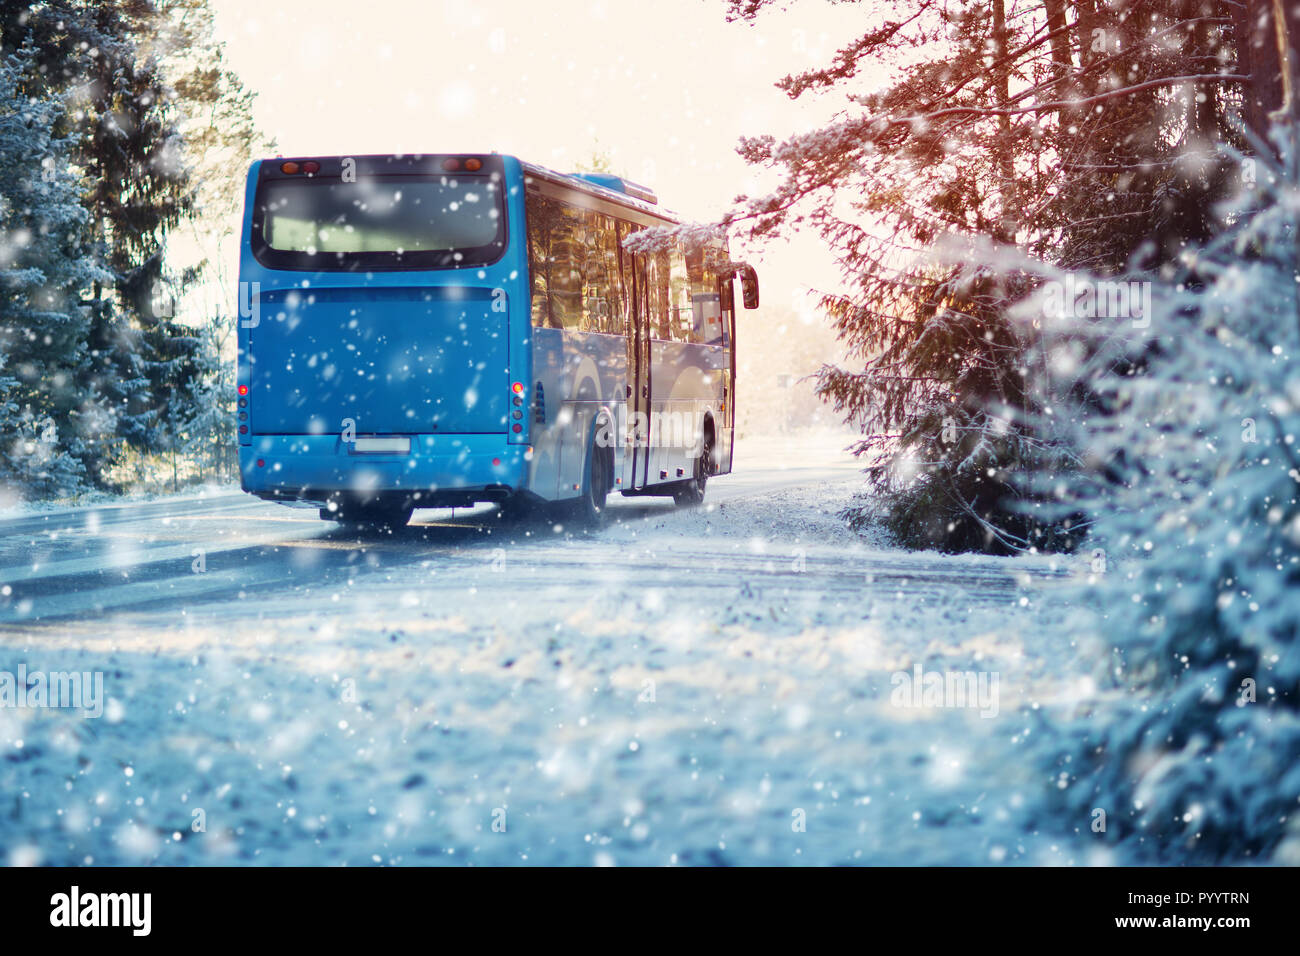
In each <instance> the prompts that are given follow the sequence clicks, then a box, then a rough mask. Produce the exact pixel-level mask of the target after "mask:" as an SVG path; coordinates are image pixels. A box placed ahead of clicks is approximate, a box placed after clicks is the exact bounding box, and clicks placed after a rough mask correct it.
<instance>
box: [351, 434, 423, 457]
mask: <svg viewBox="0 0 1300 956" xmlns="http://www.w3.org/2000/svg"><path fill="white" fill-rule="evenodd" d="M352 452H353V454H357V455H409V454H410V453H411V439H409V438H358V439H357V440H356V441H354V442H353V443H352Z"/></svg>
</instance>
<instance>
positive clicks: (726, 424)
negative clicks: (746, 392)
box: [714, 276, 736, 475]
mask: <svg viewBox="0 0 1300 956" xmlns="http://www.w3.org/2000/svg"><path fill="white" fill-rule="evenodd" d="M734 289H735V286H734V285H733V279H732V278H731V277H730V276H728V277H727V278H725V279H723V280H722V282H721V286H720V287H719V289H718V292H719V293H720V295H719V298H720V299H721V302H720V305H721V310H722V354H723V356H724V361H725V362H726V363H727V365H726V372H725V374H726V378H725V379H724V380H723V383H722V402H723V408H722V422H721V424H720V426H719V431H720V434H719V435H718V454H717V458H718V460H717V462H716V464H715V465H714V471H715V472H716V473H717V474H719V475H726V474H730V472H731V453H732V449H733V445H734V443H735V440H736V297H735V292H734Z"/></svg>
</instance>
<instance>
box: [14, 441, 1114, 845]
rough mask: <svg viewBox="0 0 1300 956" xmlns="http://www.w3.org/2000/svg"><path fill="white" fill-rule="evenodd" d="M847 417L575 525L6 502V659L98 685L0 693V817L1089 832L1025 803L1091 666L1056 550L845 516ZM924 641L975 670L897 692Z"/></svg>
mask: <svg viewBox="0 0 1300 956" xmlns="http://www.w3.org/2000/svg"><path fill="white" fill-rule="evenodd" d="M846 444H847V439H846V438H845V436H843V435H839V434H834V433H828V434H820V435H812V436H802V437H800V438H797V439H796V438H793V437H781V438H771V439H761V440H760V439H749V440H746V441H744V442H741V443H739V444H738V447H737V455H736V462H737V464H736V468H737V472H736V474H734V475H731V476H727V477H724V478H719V479H717V480H715V481H714V482H712V483H711V484H710V487H709V491H708V499H707V501H708V503H707V504H706V505H705V506H703V507H701V508H698V509H694V510H681V509H677V508H675V507H674V506H673V505H672V503H671V501H670V500H668V501H661V500H658V499H627V500H619V501H618V502H616V503H615V506H614V508H613V509H612V516H613V517H614V518H615V519H616V521H615V523H614V524H613V525H612V526H611V527H609V528H607V529H605V530H604V531H602V532H599V533H597V534H586V533H582V532H574V531H572V530H570V529H566V528H563V527H562V526H559V525H552V524H550V523H548V522H535V523H531V524H526V525H516V526H509V525H506V526H503V525H502V523H501V522H500V521H499V520H498V519H497V517H496V514H495V512H494V511H493V510H492V509H480V510H477V511H474V512H470V513H465V512H457V513H456V514H455V515H454V516H453V515H452V514H451V513H450V512H446V511H441V512H421V513H418V514H417V518H416V524H415V525H413V526H412V527H410V528H408V529H405V530H404V531H403V532H401V533H399V534H395V535H392V536H378V537H369V538H358V537H357V536H356V535H355V534H350V533H347V532H344V531H342V530H340V529H338V528H335V527H333V526H331V525H327V524H325V523H323V522H320V521H319V520H318V519H317V517H316V515H315V512H314V511H312V510H305V509H294V508H288V507H285V506H281V505H273V504H266V503H261V502H257V501H255V500H253V499H250V498H247V497H246V496H242V495H239V494H238V493H232V494H231V495H229V496H220V495H216V496H211V495H210V496H208V497H206V498H204V499H203V500H201V501H199V500H194V499H191V500H187V501H171V502H169V501H166V500H163V501H157V502H150V503H147V504H135V505H128V506H125V507H121V508H114V509H86V510H80V511H67V512H59V513H51V514H44V515H26V516H23V517H21V518H15V519H12V520H8V521H4V522H0V584H3V596H0V671H8V672H16V671H17V668H18V666H19V665H20V664H22V665H25V667H26V669H27V671H28V672H29V673H31V672H36V671H45V672H50V671H73V670H76V671H92V672H94V671H98V672H102V674H103V681H104V694H105V696H106V697H107V698H108V701H107V703H106V706H105V710H104V715H103V716H102V717H100V718H98V719H94V718H85V717H83V716H80V715H79V714H78V713H77V712H75V711H69V710H57V711H56V710H48V709H47V710H35V709H18V708H13V707H0V794H2V795H3V796H4V806H3V808H0V847H3V848H4V850H5V851H6V852H7V853H8V855H9V860H10V862H19V863H22V862H43V863H47V864H70V863H95V864H115V863H138V862H158V863H168V864H177V863H180V864H205V863H238V864H245V863H262V864H289V863H295V864H349V865H370V864H375V863H397V864H402V863H406V864H427V863H435V862H446V863H458V864H465V863H483V864H504V863H524V862H531V863H545V864H589V863H615V864H672V863H677V864H707V863H735V864H753V863H777V864H789V863H805V864H828V863H851V862H869V863H893V864H986V863H1034V864H1042V863H1063V864H1092V863H1108V862H1118V861H1119V860H1118V859H1117V855H1116V854H1115V853H1113V852H1112V850H1111V849H1109V844H1108V843H1107V842H1106V841H1105V840H1104V839H1103V838H1099V836H1098V835H1096V834H1093V833H1091V832H1090V831H1089V829H1088V822H1089V821H1088V820H1086V819H1082V820H1077V821H1076V820H1065V819H1060V818H1059V816H1054V815H1052V814H1051V813H1048V812H1044V811H1043V809H1042V807H1043V806H1044V800H1045V797H1046V796H1047V795H1048V794H1049V792H1050V790H1051V789H1052V787H1053V786H1054V785H1055V781H1053V780H1052V779H1050V778H1048V777H1046V776H1045V775H1044V771H1043V769H1042V764H1041V762H1040V761H1037V760H1035V759H1034V751H1035V749H1036V747H1037V745H1038V737H1039V736H1040V735H1041V734H1043V733H1047V732H1050V716H1049V715H1050V714H1052V713H1064V712H1068V711H1069V709H1070V708H1072V707H1075V706H1076V705H1077V704H1079V703H1080V702H1081V701H1083V700H1085V699H1087V698H1088V696H1089V695H1090V694H1091V693H1092V691H1091V688H1090V685H1089V683H1088V682H1087V681H1086V680H1085V679H1084V678H1083V677H1082V675H1083V674H1084V673H1085V672H1086V671H1087V670H1088V669H1089V668H1088V667H1087V665H1086V663H1085V662H1082V661H1080V660H1078V659H1077V657H1076V650H1075V647H1074V645H1073V644H1072V643H1071V642H1070V641H1069V640H1068V639H1067V638H1066V637H1064V636H1062V635H1063V634H1066V633H1068V630H1069V629H1068V628H1067V627H1065V626H1064V623H1065V621H1066V619H1067V617H1068V615H1069V614H1070V613H1071V612H1070V608H1069V607H1068V606H1067V605H1066V603H1065V602H1064V601H1063V600H1062V599H1061V598H1060V597H1059V594H1060V592H1061V591H1062V590H1063V589H1062V587H1061V585H1062V584H1063V583H1064V582H1066V581H1067V580H1068V579H1069V577H1070V575H1072V574H1074V573H1076V571H1077V568H1076V567H1075V565H1077V564H1079V561H1078V559H1050V558H1017V559H999V558H990V557H980V556H942V555H935V554H916V553H910V552H905V551H901V550H898V549H894V548H891V547H889V546H888V545H887V544H886V543H884V542H883V541H882V540H879V539H870V538H864V537H861V536H858V535H855V534H854V533H852V532H850V531H849V530H847V528H846V527H845V525H844V523H843V522H842V521H841V520H840V519H838V518H837V517H836V512H837V511H838V510H839V509H840V508H842V507H843V506H844V505H845V504H846V503H847V502H848V500H849V498H850V496H851V495H852V494H853V493H854V492H855V491H857V490H858V489H859V488H860V487H861V477H860V475H859V474H858V470H857V466H856V465H855V463H854V462H853V460H852V459H851V458H849V457H848V456H847V455H846V454H845V453H844V452H843V448H844V446H845V445H846ZM917 668H919V669H920V673H921V675H922V680H923V681H924V679H925V675H928V674H932V673H938V674H948V673H954V674H955V673H969V674H970V675H971V678H972V679H973V680H974V679H978V681H980V682H981V683H980V684H979V686H980V688H981V689H982V691H983V693H982V694H981V695H980V696H979V697H978V698H977V699H975V700H972V699H966V700H964V701H963V700H961V699H954V698H953V697H952V696H951V695H950V696H949V697H948V698H946V699H944V700H942V701H937V700H930V701H928V702H927V701H926V700H925V699H924V695H923V694H922V693H921V691H920V689H918V690H917V691H916V696H915V697H912V696H911V695H910V694H907V695H906V696H904V693H905V692H906V691H908V686H907V681H910V680H912V679H913V678H914V677H915V676H916V675H917V673H918V672H917ZM971 686H972V687H974V686H975V685H974V684H972V685H971ZM936 703H943V704H946V705H947V706H934V704H936ZM905 704H920V705H921V706H905ZM954 704H965V705H973V706H954ZM200 824H202V829H197V828H198V827H199V825H200Z"/></svg>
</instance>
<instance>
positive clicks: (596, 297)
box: [581, 212, 623, 333]
mask: <svg viewBox="0 0 1300 956" xmlns="http://www.w3.org/2000/svg"><path fill="white" fill-rule="evenodd" d="M586 220H587V221H586V227H587V235H586V250H587V260H586V264H585V269H584V270H583V279H582V282H583V293H582V297H583V313H582V326H581V327H582V330H583V331H584V332H614V333H622V331H623V328H622V322H623V318H622V310H621V307H620V305H619V302H618V299H619V288H618V286H619V270H618V234H617V231H616V229H615V226H614V220H613V219H611V218H610V217H608V216H603V215H601V214H600V213H595V212H589V213H588V214H587V217H586Z"/></svg>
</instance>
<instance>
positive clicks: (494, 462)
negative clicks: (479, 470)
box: [492, 458, 501, 468]
mask: <svg viewBox="0 0 1300 956" xmlns="http://www.w3.org/2000/svg"><path fill="white" fill-rule="evenodd" d="M492 467H493V468H500V467H501V459H500V458H493V459H492Z"/></svg>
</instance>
